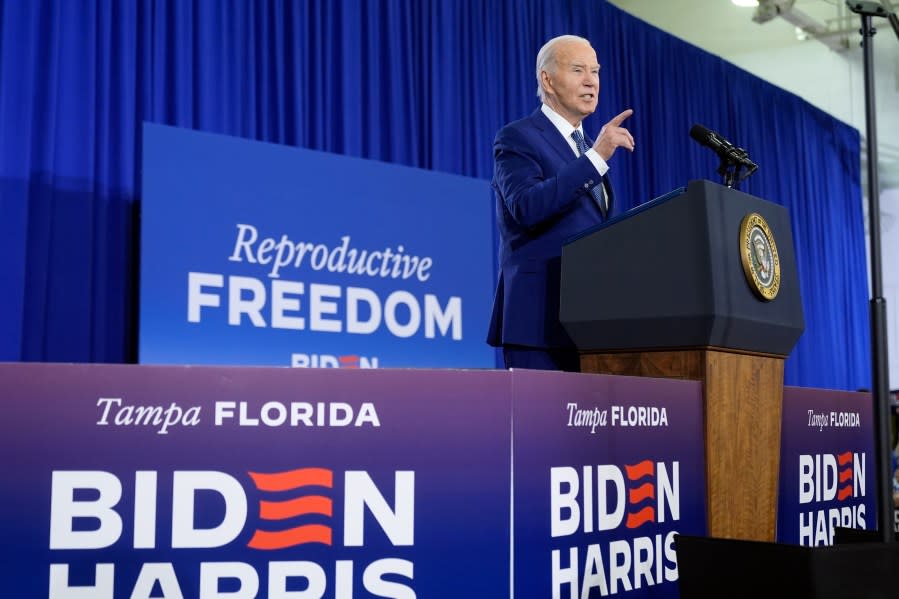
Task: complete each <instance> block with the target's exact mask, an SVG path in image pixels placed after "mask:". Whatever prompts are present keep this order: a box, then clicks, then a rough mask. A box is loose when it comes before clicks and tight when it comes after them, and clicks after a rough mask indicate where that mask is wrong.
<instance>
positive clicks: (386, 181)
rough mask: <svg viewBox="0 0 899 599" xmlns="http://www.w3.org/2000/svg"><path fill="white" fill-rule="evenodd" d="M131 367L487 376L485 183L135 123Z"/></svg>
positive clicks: (490, 247) (490, 246)
mask: <svg viewBox="0 0 899 599" xmlns="http://www.w3.org/2000/svg"><path fill="white" fill-rule="evenodd" d="M142 157H143V173H142V196H141V272H140V335H139V360H140V362H142V363H153V364H161V363H167V364H247V365H273V366H297V367H334V368H337V367H340V368H379V367H380V368H385V367H392V368H396V367H441V368H446V367H453V368H455V367H494V366H495V360H496V359H495V353H494V350H493V349H492V348H490V347H489V346H487V345H486V343H485V341H484V339H485V336H486V332H487V326H488V321H489V317H490V312H491V303H492V300H493V290H494V282H495V276H494V272H493V256H494V254H495V251H494V242H493V225H492V222H493V221H492V216H491V214H492V213H491V211H492V206H493V203H492V199H491V191H490V187H489V183H488V182H487V181H482V180H478V179H471V178H467V177H461V176H457V175H450V174H446V173H439V172H434V171H427V170H423V169H416V168H410V167H405V166H400V165H395V164H386V163H381V162H376V161H372V160H363V159H360V158H353V157H349V156H340V155H335V154H328V153H324V152H316V151H312V150H306V149H302V148H295V147H288V146H280V145H275V144H269V143H263V142H257V141H250V140H245V139H239V138H235V137H228V136H224V135H215V134H210V133H201V132H196V131H189V130H185V129H178V128H175V127H168V126H163V125H155V124H151V123H145V124H144V128H143V154H142Z"/></svg>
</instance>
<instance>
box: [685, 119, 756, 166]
mask: <svg viewBox="0 0 899 599" xmlns="http://www.w3.org/2000/svg"><path fill="white" fill-rule="evenodd" d="M690 137H692V138H693V139H695V140H696V141H698V142H699V143H700V144H701V145H703V146H705V147H707V148H711V149H712V150H714V152H715V153H716V154H718V156H719V157H720V158H721V161H722V162H724V163H728V164H733V165H734V166H743V167H746V168H747V169H748V172H747V173H746V174H745V175H744V176H743V178H746V177H748V176H749V175H751V174H752V173H753V172H755V170H756V169H758V167H759V166H758V165H757V164H756V163H754V162H753V161H752V160H750V159H749V154H748V153H747V152H746V150H744V149H743V148H737V147H735V146H734V145H733V144H732V143H730V142H729V141H727V140H726V139H724V138H723V137H722V136H721V134H720V133H716V132H715V131H712V130H711V129H706V128H705V127H703V126H702V125H698V124H697V125H693V127H691V128H690Z"/></svg>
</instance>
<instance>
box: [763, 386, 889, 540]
mask: <svg viewBox="0 0 899 599" xmlns="http://www.w3.org/2000/svg"><path fill="white" fill-rule="evenodd" d="M872 431H873V416H872V405H871V396H870V394H867V393H852V392H849V391H829V390H823V389H801V388H799V387H785V388H784V398H783V434H782V441H781V448H780V493H779V494H778V504H777V541H778V542H779V543H787V544H791V545H805V546H806V547H819V546H827V545H833V535H834V529H835V528H837V527H842V528H857V529H867V530H874V529H876V528H877V501H876V499H875V498H876V496H877V485H876V482H875V479H874V473H875V472H876V468H877V464H876V458H875V453H874V442H873V439H874V436H873V433H872Z"/></svg>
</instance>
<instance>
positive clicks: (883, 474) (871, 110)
mask: <svg viewBox="0 0 899 599" xmlns="http://www.w3.org/2000/svg"><path fill="white" fill-rule="evenodd" d="M846 6H847V7H848V8H849V10H851V11H852V12H854V13H855V14H857V15H860V16H861V20H862V28H861V32H860V33H861V35H862V49H863V51H864V65H865V129H866V132H867V137H868V228H869V229H870V231H869V233H870V244H871V302H870V309H871V366H872V374H871V379H872V386H871V394H872V399H873V403H874V442H875V452H876V454H877V460H876V462H877V470H876V473H877V475H876V477H875V478H876V479H877V489H878V502H877V503H878V510H877V522H878V524H879V528H880V536H881V539H882V540H883V541H884V542H885V543H892V542H894V541H895V533H894V532H893V526H894V522H893V521H894V507H893V493H892V487H893V482H892V481H893V472H892V471H891V469H892V459H891V458H892V453H893V448H892V447H891V446H890V416H891V415H890V397H889V391H890V381H889V374H890V373H889V370H888V369H887V364H888V361H887V321H886V313H887V306H886V299H884V298H883V282H882V275H881V256H880V252H881V248H880V188H879V185H878V178H877V122H876V114H875V104H874V67H873V46H872V41H873V38H874V34H875V33H876V30H875V29H874V27H873V26H872V25H871V18H872V17H884V18H887V16H888V15H887V12H886V11H885V10H884V8H883V6H881V5H880V4H878V3H876V2H865V1H860V0H847V1H846Z"/></svg>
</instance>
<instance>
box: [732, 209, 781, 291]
mask: <svg viewBox="0 0 899 599" xmlns="http://www.w3.org/2000/svg"><path fill="white" fill-rule="evenodd" d="M740 258H741V259H742V262H743V272H744V273H745V274H746V280H747V281H748V282H749V286H750V287H751V288H752V290H753V291H754V292H755V294H756V295H757V296H759V297H760V298H761V299H763V300H765V301H771V300H773V299H774V298H775V297H777V292H778V291H780V258H778V256H777V245H776V244H775V243H774V235H772V234H771V228H770V227H768V223H767V222H765V219H764V218H762V215H761V214H757V213H755V212H753V213H752V214H747V215H746V217H745V218H743V222H742V223H740Z"/></svg>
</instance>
